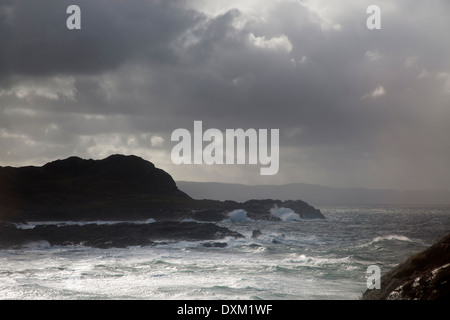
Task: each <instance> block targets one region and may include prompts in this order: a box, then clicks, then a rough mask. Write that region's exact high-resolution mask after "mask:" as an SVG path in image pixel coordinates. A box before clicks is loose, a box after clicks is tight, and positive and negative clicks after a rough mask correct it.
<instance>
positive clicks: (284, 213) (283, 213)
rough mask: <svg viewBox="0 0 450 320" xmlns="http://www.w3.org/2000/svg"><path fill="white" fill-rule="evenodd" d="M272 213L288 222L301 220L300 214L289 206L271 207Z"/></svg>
mask: <svg viewBox="0 0 450 320" xmlns="http://www.w3.org/2000/svg"><path fill="white" fill-rule="evenodd" d="M270 214H271V215H273V216H275V217H278V218H280V219H281V220H283V221H287V222H289V221H299V220H301V218H300V216H299V215H298V214H297V213H295V212H294V210H292V209H289V208H283V207H281V208H278V206H275V207H274V208H272V209H270Z"/></svg>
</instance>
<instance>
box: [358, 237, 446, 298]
mask: <svg viewBox="0 0 450 320" xmlns="http://www.w3.org/2000/svg"><path fill="white" fill-rule="evenodd" d="M362 299H363V300H442V301H450V234H448V235H447V236H445V237H444V238H442V239H441V240H440V241H438V242H437V243H435V244H434V245H432V246H431V247H429V248H428V249H426V250H424V251H422V252H420V253H417V254H415V255H413V256H411V257H410V258H408V259H407V260H406V261H405V262H403V263H401V264H399V265H398V266H397V267H395V268H394V269H392V270H390V271H389V272H387V273H386V274H385V275H383V276H382V277H381V288H380V289H372V290H367V291H366V292H364V294H363V296H362Z"/></svg>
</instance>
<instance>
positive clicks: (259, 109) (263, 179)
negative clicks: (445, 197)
mask: <svg viewBox="0 0 450 320" xmlns="http://www.w3.org/2000/svg"><path fill="white" fill-rule="evenodd" d="M72 4H75V5H78V6H79V7H80V8H81V30H68V29H67V27H66V20H67V18H68V17H69V14H67V13H66V9H67V7H68V6H69V5H72ZM371 4H376V5H378V6H379V7H380V8H381V29H380V30H369V29H368V28H367V27H366V20H367V18H368V17H369V14H367V13H366V9H367V7H368V6H369V5H371ZM449 17H450V3H449V2H448V1H447V0H430V1H414V2H412V1H408V0H393V1H386V0H385V1H380V0H369V1H365V0H362V1H361V0H346V1H332V0H303V1H301V0H264V1H262V0H258V1H257V0H250V1H236V0H234V1H223V0H193V1H187V0H154V1H153V0H148V1H145V0H129V1H121V0H96V1H91V0H85V1H80V0H70V1H66V0H58V1H57V0H39V1H36V0H2V2H1V3H0V166H7V165H10V166H23V165H42V164H44V163H46V162H48V161H52V160H56V159H63V158H66V157H69V156H72V155H76V156H79V157H82V158H93V159H101V158H104V157H106V156H108V155H111V154H115V153H121V154H135V155H138V156H140V157H142V158H144V159H147V160H149V161H151V162H153V163H154V164H155V165H156V166H157V167H160V168H162V169H164V170H166V171H168V172H169V173H170V174H171V175H172V176H173V177H174V179H175V180H193V181H220V182H236V183H244V184H282V183H293V182H303V183H314V184H321V185H325V186H333V187H367V188H395V189H446V190H448V189H450V54H449V53H450V37H449V36H448V34H447V33H448V31H449V30H450V19H449ZM194 120H201V121H203V126H204V128H205V129H207V128H218V129H220V130H225V129H228V128H230V129H233V128H243V129H248V128H255V129H279V130H280V170H279V172H278V174H277V175H274V176H261V175H260V174H259V169H260V165H181V166H176V165H174V164H173V163H172V161H171V158H170V152H171V149H172V148H173V147H174V145H175V143H174V142H172V141H171V139H170V137H171V133H172V132H173V131H174V130H175V129H177V128H186V129H188V130H190V131H192V130H193V122H194Z"/></svg>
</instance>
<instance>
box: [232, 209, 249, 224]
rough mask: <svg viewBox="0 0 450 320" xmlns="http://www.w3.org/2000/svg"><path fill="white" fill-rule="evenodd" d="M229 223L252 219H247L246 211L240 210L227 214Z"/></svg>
mask: <svg viewBox="0 0 450 320" xmlns="http://www.w3.org/2000/svg"><path fill="white" fill-rule="evenodd" d="M228 217H229V219H228V220H229V221H231V222H246V221H252V219H249V218H248V217H247V211H245V210H242V209H237V210H233V211H231V212H229V213H228Z"/></svg>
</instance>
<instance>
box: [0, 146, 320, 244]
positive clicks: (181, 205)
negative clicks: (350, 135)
mask: <svg viewBox="0 0 450 320" xmlns="http://www.w3.org/2000/svg"><path fill="white" fill-rule="evenodd" d="M274 208H287V209H290V210H292V211H293V212H295V213H296V214H298V216H299V217H300V218H302V219H324V218H325V217H324V216H323V215H322V213H321V212H320V210H318V209H315V208H314V207H312V206H310V205H309V204H308V203H306V202H304V201H301V200H292V201H280V200H273V199H267V200H249V201H246V202H242V203H241V202H236V201H216V200H208V199H203V200H200V199H193V198H191V197H190V196H189V195H187V194H186V193H184V192H183V191H181V190H179V189H178V187H177V185H176V183H175V181H174V180H173V179H172V177H171V176H170V175H169V174H168V173H166V172H165V171H163V170H161V169H158V168H156V167H155V165H154V164H153V163H151V162H148V161H146V160H144V159H142V158H139V157H136V156H124V155H112V156H109V157H108V158H106V159H103V160H92V159H89V160H84V159H81V158H78V157H70V158H67V159H65V160H57V161H53V162H50V163H47V164H46V165H44V166H42V167H31V166H30V167H21V168H12V167H0V222H1V221H3V223H2V224H1V225H0V248H1V247H11V246H14V245H23V244H24V243H26V242H30V241H39V240H45V241H48V242H49V243H50V244H52V245H53V244H54V245H65V244H73V243H75V244H79V243H82V244H85V245H89V246H95V247H108V246H120V247H123V246H129V245H151V244H152V243H153V241H155V240H158V241H159V240H217V239H221V238H224V237H227V236H232V237H241V236H242V235H240V234H238V233H236V232H233V231H231V230H228V229H226V228H224V227H219V226H217V225H215V224H214V223H215V222H218V221H223V220H225V219H228V218H229V216H228V215H229V214H230V212H233V211H235V210H243V211H245V213H246V215H247V217H248V218H249V219H254V220H271V221H280V218H279V217H277V216H275V215H273V214H272V213H271V210H272V209H274ZM149 219H154V220H156V221H158V222H155V223H147V224H136V223H129V222H130V221H148V220H149ZM186 220H188V221H189V220H195V221H201V222H203V223H195V222H194V223H187V222H183V221H186ZM30 221H33V222H39V221H41V222H42V221H75V222H76V221H83V222H89V221H117V222H122V223H117V224H114V225H101V226H99V225H96V224H95V223H91V224H84V225H82V226H81V225H72V226H59V227H58V226H55V225H39V226H36V227H34V228H32V229H20V228H16V226H15V225H14V224H13V223H27V222H30ZM207 245H208V244H207ZM214 245H215V244H214V243H211V246H214ZM219 246H220V245H219Z"/></svg>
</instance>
